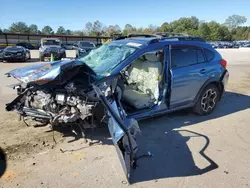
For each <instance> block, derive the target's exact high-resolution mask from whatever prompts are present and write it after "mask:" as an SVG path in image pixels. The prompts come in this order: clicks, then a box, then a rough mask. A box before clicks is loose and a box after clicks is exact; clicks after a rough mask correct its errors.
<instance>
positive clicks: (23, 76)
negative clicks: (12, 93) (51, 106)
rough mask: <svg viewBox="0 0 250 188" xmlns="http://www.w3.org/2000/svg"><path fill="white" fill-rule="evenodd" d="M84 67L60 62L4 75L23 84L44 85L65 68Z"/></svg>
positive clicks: (70, 61) (72, 61)
mask: <svg viewBox="0 0 250 188" xmlns="http://www.w3.org/2000/svg"><path fill="white" fill-rule="evenodd" d="M84 65H85V66H86V67H88V66H87V65H86V64H85V63H83V62H81V61H76V60H61V61H55V62H47V63H42V64H38V65H31V66H26V67H22V68H17V69H14V70H12V71H10V72H8V73H6V74H7V75H8V76H13V77H14V78H16V79H17V80H19V81H21V82H24V83H29V82H37V83H38V84H44V83H47V82H49V81H52V80H54V79H55V78H56V77H57V76H58V75H59V74H60V73H61V72H62V70H64V69H66V68H68V69H71V68H74V67H77V66H84ZM88 69H89V72H90V73H92V74H94V75H95V72H94V71H93V70H92V69H91V68H89V67H88Z"/></svg>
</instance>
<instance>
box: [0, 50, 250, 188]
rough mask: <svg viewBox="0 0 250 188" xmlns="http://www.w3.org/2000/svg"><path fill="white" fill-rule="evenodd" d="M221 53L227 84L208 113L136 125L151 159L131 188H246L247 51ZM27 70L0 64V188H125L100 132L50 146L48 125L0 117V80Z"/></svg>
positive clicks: (249, 165) (60, 135) (143, 162)
mask: <svg viewBox="0 0 250 188" xmlns="http://www.w3.org/2000/svg"><path fill="white" fill-rule="evenodd" d="M221 53H222V54H223V56H224V57H225V58H226V59H227V60H228V62H229V65H228V69H229V71H230V80H229V85H228V88H227V91H226V93H225V95H224V98H223V100H222V101H221V102H220V104H219V105H218V107H217V109H216V111H215V112H214V113H213V114H211V115H209V116H206V117H199V116H196V115H194V114H192V113H189V112H186V111H184V112H178V113H173V114H170V115H168V116H167V115H165V116H162V117H158V118H154V119H151V120H146V121H141V122H139V123H140V127H141V130H142V135H140V136H139V138H138V143H139V149H140V152H139V153H144V152H147V151H151V153H153V155H154V156H153V157H152V158H143V159H140V160H139V161H138V165H139V167H138V168H137V169H136V171H135V172H134V175H133V184H132V185H129V186H130V187H138V188H139V187H164V188H165V187H179V188H184V187H188V188H190V187H192V188H195V187H211V188H212V187H225V188H229V187H230V188H231V187H235V188H239V187H240V188H244V187H250V157H249V153H250V137H249V135H250V126H249V125H250V116H249V114H250V109H249V108H250V58H249V54H250V53H249V52H241V53H239V52H238V51H237V50H224V51H223V50H222V52H221ZM26 64H30V63H25V64H21V63H18V64H17V63H0V114H1V116H0V147H1V148H2V149H3V150H4V151H5V152H6V154H7V158H8V166H7V170H6V172H5V174H4V175H3V176H2V177H1V179H0V188H1V187H4V188H7V187H8V188H10V187H23V188H27V187H60V188H61V187H67V188H69V187H85V188H87V187H115V188H117V187H127V186H128V184H127V182H126V180H125V177H124V175H123V172H122V169H121V166H120V164H119V161H118V158H117V156H116V152H115V148H114V147H113V145H112V141H111V140H110V137H109V133H108V131H107V129H106V128H105V127H104V128H100V129H97V130H94V132H91V131H90V132H89V133H88V138H89V139H88V143H85V142H84V140H83V139H79V138H78V137H76V136H74V134H73V133H71V132H70V130H69V129H67V128H63V129H61V130H58V131H57V132H55V139H56V141H57V142H58V143H57V144H56V145H55V144H54V142H53V140H52V134H53V132H51V131H50V128H49V127H37V128H34V127H27V126H26V125H25V124H24V123H23V122H20V121H18V117H17V115H16V114H14V113H7V112H5V111H4V106H5V103H6V102H8V101H10V100H11V99H13V98H14V97H15V92H14V91H13V90H12V89H9V88H6V87H5V85H8V84H11V83H15V81H14V80H13V79H10V78H6V77H5V76H4V75H3V74H4V73H5V72H7V71H8V70H11V69H13V68H16V67H18V66H24V65H26ZM204 147H205V151H204V152H205V156H204V155H203V154H202V151H203V149H204ZM206 156H207V157H206ZM209 161H210V162H212V165H209Z"/></svg>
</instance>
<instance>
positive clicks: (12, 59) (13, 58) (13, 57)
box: [3, 55, 25, 61]
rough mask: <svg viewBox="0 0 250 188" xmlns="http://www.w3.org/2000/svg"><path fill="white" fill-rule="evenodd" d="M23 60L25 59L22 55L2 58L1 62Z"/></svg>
mask: <svg viewBox="0 0 250 188" xmlns="http://www.w3.org/2000/svg"><path fill="white" fill-rule="evenodd" d="M24 58H25V55H22V56H3V60H5V61H15V60H22V59H24Z"/></svg>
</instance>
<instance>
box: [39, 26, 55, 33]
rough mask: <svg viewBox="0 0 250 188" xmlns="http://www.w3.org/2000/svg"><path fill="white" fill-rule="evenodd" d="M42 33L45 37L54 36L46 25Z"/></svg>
mask: <svg viewBox="0 0 250 188" xmlns="http://www.w3.org/2000/svg"><path fill="white" fill-rule="evenodd" d="M42 33H43V34H45V35H51V34H54V31H53V29H52V28H51V27H50V26H48V25H46V26H44V28H43V29H42Z"/></svg>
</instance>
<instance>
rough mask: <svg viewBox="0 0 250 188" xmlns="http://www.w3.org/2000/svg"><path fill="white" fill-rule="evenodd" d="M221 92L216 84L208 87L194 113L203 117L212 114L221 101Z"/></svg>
mask: <svg viewBox="0 0 250 188" xmlns="http://www.w3.org/2000/svg"><path fill="white" fill-rule="evenodd" d="M219 97H220V91H219V89H218V87H216V86H215V85H214V84H210V85H208V86H207V87H206V88H205V89H204V90H203V91H202V93H201V94H200V96H199V99H198V101H197V102H196V104H195V106H194V112H195V113H196V114H199V115H201V116H204V115H208V114H211V113H212V112H213V111H214V109H215V108H216V105H217V103H218V101H219Z"/></svg>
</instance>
